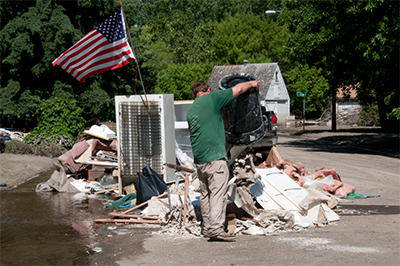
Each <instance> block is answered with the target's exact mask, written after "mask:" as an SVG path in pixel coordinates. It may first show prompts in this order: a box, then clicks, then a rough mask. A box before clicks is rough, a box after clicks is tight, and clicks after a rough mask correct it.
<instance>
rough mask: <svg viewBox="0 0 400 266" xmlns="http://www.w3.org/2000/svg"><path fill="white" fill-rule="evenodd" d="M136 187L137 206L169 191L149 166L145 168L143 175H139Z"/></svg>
mask: <svg viewBox="0 0 400 266" xmlns="http://www.w3.org/2000/svg"><path fill="white" fill-rule="evenodd" d="M135 187H136V191H137V199H136V204H140V203H143V202H145V201H148V200H149V199H151V198H152V197H155V196H158V195H160V194H162V193H164V192H165V191H166V190H167V184H166V183H165V181H164V180H163V179H162V178H161V177H160V176H159V175H158V174H157V173H156V172H155V171H154V170H153V169H151V167H149V166H147V167H145V168H143V173H139V177H138V180H137V181H136V183H135Z"/></svg>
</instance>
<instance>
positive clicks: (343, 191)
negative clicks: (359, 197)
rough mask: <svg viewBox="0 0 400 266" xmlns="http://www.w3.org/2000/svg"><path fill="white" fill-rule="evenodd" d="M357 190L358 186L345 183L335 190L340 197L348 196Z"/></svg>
mask: <svg viewBox="0 0 400 266" xmlns="http://www.w3.org/2000/svg"><path fill="white" fill-rule="evenodd" d="M355 191H356V188H355V187H353V186H352V185H349V184H346V183H343V186H341V187H340V188H338V189H337V190H336V191H335V194H334V195H335V196H339V197H343V198H345V197H347V195H349V194H350V193H354V192H355Z"/></svg>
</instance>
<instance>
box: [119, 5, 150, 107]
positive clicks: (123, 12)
mask: <svg viewBox="0 0 400 266" xmlns="http://www.w3.org/2000/svg"><path fill="white" fill-rule="evenodd" d="M118 3H119V4H120V5H121V9H122V15H123V18H124V21H125V25H126V27H127V29H126V31H127V33H128V36H129V41H130V43H131V49H132V52H133V55H134V56H135V62H136V67H137V70H138V73H139V78H140V83H141V84H142V88H143V93H144V97H145V98H146V103H144V104H145V105H146V106H147V109H149V104H148V102H149V101H148V100H147V94H146V90H145V89H144V84H143V80H142V74H141V73H140V68H139V63H138V59H137V56H136V53H135V49H133V42H132V37H131V33H130V32H129V26H128V21H127V20H126V17H125V11H124V9H123V8H122V7H123V6H122V1H121V0H119V1H118ZM139 96H140V95H139ZM140 98H142V96H140ZM142 102H144V101H143V99H142Z"/></svg>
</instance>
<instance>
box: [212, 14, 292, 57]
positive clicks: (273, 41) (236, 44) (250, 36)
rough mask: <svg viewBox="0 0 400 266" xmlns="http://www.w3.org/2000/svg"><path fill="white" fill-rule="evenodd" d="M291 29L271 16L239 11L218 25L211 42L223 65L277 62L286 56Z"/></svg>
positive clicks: (215, 54)
mask: <svg viewBox="0 0 400 266" xmlns="http://www.w3.org/2000/svg"><path fill="white" fill-rule="evenodd" d="M286 42H287V31H286V28H285V27H284V26H279V25H278V24H277V23H275V22H273V21H272V20H271V19H270V17H268V16H265V15H263V16H255V15H253V14H236V15H235V16H233V17H232V16H228V17H227V18H226V19H224V20H223V21H221V22H220V23H217V24H216V25H215V30H214V34H213V37H212V39H211V45H212V48H213V50H214V53H213V54H214V62H219V63H221V64H237V63H242V62H243V60H244V59H247V60H248V61H249V62H254V63H261V62H277V61H280V59H281V58H282V56H283V48H284V45H285V44H286Z"/></svg>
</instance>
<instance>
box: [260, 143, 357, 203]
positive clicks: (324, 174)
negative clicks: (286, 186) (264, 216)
mask: <svg viewBox="0 0 400 266" xmlns="http://www.w3.org/2000/svg"><path fill="white" fill-rule="evenodd" d="M271 167H276V168H278V169H280V170H282V171H283V172H284V173H285V174H287V175H288V176H290V177H291V178H292V179H293V180H295V181H296V183H297V184H299V185H300V186H302V187H304V188H308V189H322V190H324V191H326V192H328V193H331V194H333V195H335V196H338V197H343V198H345V197H347V195H348V194H350V193H354V192H355V190H356V189H355V187H354V186H352V185H350V184H347V183H343V182H342V180H341V178H340V176H339V175H338V174H337V172H336V170H335V169H326V168H321V169H320V170H318V171H315V172H313V173H312V172H308V171H306V170H305V168H304V166H303V165H302V164H301V163H300V162H299V163H295V162H292V161H289V160H284V159H283V158H282V157H281V155H280V154H279V152H278V150H277V149H276V147H272V149H271V151H270V153H269V155H268V158H267V160H266V161H265V162H264V163H262V165H260V166H259V168H271Z"/></svg>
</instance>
